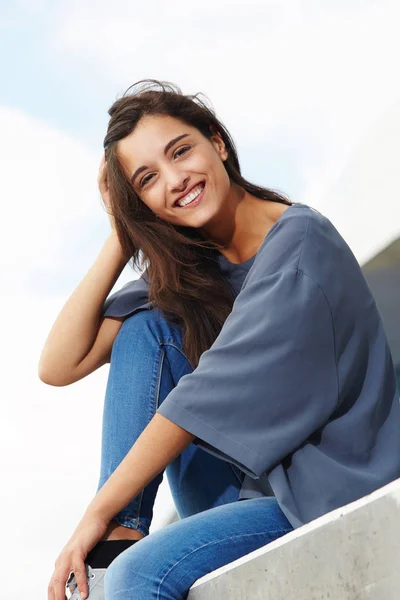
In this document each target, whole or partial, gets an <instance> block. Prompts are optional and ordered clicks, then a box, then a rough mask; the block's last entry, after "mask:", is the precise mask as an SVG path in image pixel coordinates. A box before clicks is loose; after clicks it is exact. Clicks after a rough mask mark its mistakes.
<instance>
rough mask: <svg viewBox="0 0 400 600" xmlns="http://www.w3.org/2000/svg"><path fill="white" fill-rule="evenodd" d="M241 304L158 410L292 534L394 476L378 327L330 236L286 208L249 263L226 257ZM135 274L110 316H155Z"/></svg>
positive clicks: (393, 411) (360, 279)
mask: <svg viewBox="0 0 400 600" xmlns="http://www.w3.org/2000/svg"><path fill="white" fill-rule="evenodd" d="M220 265H221V269H222V271H223V273H224V274H225V276H226V277H227V278H228V280H229V281H230V283H231V285H232V287H233V288H234V289H235V291H236V293H237V296H236V298H235V302H234V305H233V309H232V311H231V313H230V314H229V316H228V318H227V319H226V321H225V323H224V325H223V327H222V329H221V332H220V334H219V335H218V337H217V339H216V340H215V342H214V344H213V345H212V346H211V348H209V350H207V351H206V352H204V353H203V354H202V356H201V358H200V361H199V364H198V366H197V368H196V369H195V370H194V371H193V372H192V373H190V374H188V375H184V376H183V377H182V378H181V379H180V381H179V382H178V385H177V386H176V387H175V388H174V389H173V390H172V391H171V392H170V393H169V395H168V396H167V398H165V400H164V401H163V402H162V404H161V405H160V407H159V408H158V410H157V412H159V413H160V414H162V415H163V416H165V417H166V418H167V419H169V420H170V421H172V422H174V423H176V424H177V425H179V426H180V427H182V428H183V429H186V430H187V431H189V432H190V433H192V434H193V435H195V436H196V438H195V440H194V442H193V443H194V444H196V445H198V446H199V447H201V448H202V449H203V450H205V451H206V452H209V453H210V454H212V455H214V456H217V457H218V458H220V459H222V460H225V461H227V462H230V463H231V464H234V465H236V466H237V467H239V468H240V469H241V470H242V471H243V472H244V473H245V477H244V481H243V485H242V488H241V491H240V495H239V499H245V498H254V497H257V496H268V495H271V494H274V495H275V496H276V499H277V501H278V503H279V505H280V507H281V509H282V510H283V512H284V513H285V514H286V516H287V518H288V520H289V521H290V522H291V524H292V525H293V527H299V526H301V525H303V524H304V523H307V522H309V521H311V520H313V519H315V518H317V517H319V516H321V515H322V514H324V513H327V512H329V511H331V510H333V509H335V508H338V507H339V506H342V505H344V504H347V503H349V502H352V501H354V500H356V499H358V498H360V497H362V496H364V495H366V494H369V493H371V492H372V491H374V490H376V489H378V488H379V487H381V486H383V485H385V484H386V483H389V482H390V481H392V480H394V479H396V478H398V477H400V402H399V396H398V393H397V389H396V379H395V371H394V365H393V360H392V356H391V353H390V350H389V346H388V342H387V338H386V334H385V331H384V328H383V324H382V320H381V316H380V314H379V311H378V309H377V306H376V303H375V300H374V298H373V296H372V293H371V290H370V288H369V287H368V284H367V283H366V280H365V278H364V276H363V273H362V271H361V268H360V266H359V264H358V262H357V260H356V258H355V256H354V254H353V253H352V251H351V249H350V248H349V246H348V245H347V243H346V242H345V240H344V239H343V238H342V236H341V235H340V234H339V233H338V231H337V230H336V229H335V227H334V226H333V224H332V223H331V222H330V221H329V220H328V219H327V218H326V217H324V216H323V215H321V214H320V213H319V212H317V211H315V210H314V209H312V208H311V207H309V206H307V205H304V204H293V205H292V206H290V207H289V208H288V209H287V210H286V211H285V212H284V213H283V214H282V215H281V217H280V218H279V219H278V221H277V222H276V223H275V224H274V226H273V227H272V228H271V229H270V231H269V232H268V234H267V235H266V237H265V238H264V241H263V243H262V245H261V247H260V249H259V251H258V252H257V254H256V255H255V256H254V257H252V258H251V259H249V260H248V261H246V262H245V263H242V264H239V265H234V264H233V263H230V262H229V261H228V260H227V259H226V258H225V257H224V256H222V255H221V257H220ZM147 290H148V284H147V283H146V278H145V277H144V276H142V277H141V278H140V279H138V280H137V281H133V282H130V283H128V284H126V285H125V286H124V287H123V288H122V289H121V290H120V291H119V292H116V293H114V294H113V295H112V296H110V297H109V298H108V299H107V300H106V302H105V304H104V308H103V314H104V315H105V316H127V315H128V314H133V313H134V312H137V311H138V310H146V309H148V308H150V307H151V305H150V304H149V303H148V300H147Z"/></svg>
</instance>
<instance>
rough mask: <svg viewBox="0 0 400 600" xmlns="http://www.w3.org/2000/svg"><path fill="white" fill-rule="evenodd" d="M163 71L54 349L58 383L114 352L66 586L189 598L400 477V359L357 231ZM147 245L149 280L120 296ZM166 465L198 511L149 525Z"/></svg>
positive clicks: (118, 154) (145, 95) (68, 551)
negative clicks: (350, 233) (214, 578)
mask: <svg viewBox="0 0 400 600" xmlns="http://www.w3.org/2000/svg"><path fill="white" fill-rule="evenodd" d="M139 83H142V82H139ZM154 83H156V84H157V85H158V86H159V88H160V89H152V87H154V85H153V84H154ZM149 84H150V85H147V84H145V85H144V86H143V87H140V86H138V87H136V88H133V90H129V91H128V92H127V93H126V94H125V95H124V96H123V97H122V98H120V99H119V100H117V101H116V102H115V103H114V104H113V106H112V107H111V109H110V111H109V114H110V117H111V118H110V121H109V125H108V131H107V135H106V137H105V142H104V146H105V161H103V162H102V164H101V170H100V177H99V185H100V190H101V192H102V195H103V198H104V202H105V204H106V206H107V207H108V209H109V212H110V222H111V225H112V233H111V235H110V236H109V238H108V239H107V241H106V243H105V245H104V247H103V249H102V251H101V253H100V255H99V257H98V258H97V260H96V261H95V263H94V265H93V266H92V268H91V269H90V270H89V272H88V274H87V275H86V277H85V278H84V280H83V281H82V282H81V283H80V285H79V286H78V288H77V289H76V290H75V292H74V294H72V296H71V298H70V299H69V300H68V302H67V303H66V305H65V307H64V308H63V310H62V311H61V313H60V315H59V316H58V318H57V320H56V322H55V324H54V325H53V328H52V330H51V332H50V335H49V337H48V340H47V341H46V345H45V348H44V350H43V353H42V357H41V364H40V376H41V378H42V380H43V381H45V382H47V383H50V384H53V385H67V384H69V383H72V382H74V381H77V380H78V379H81V378H82V377H84V376H86V375H88V374H89V373H91V372H92V371H93V370H95V369H96V368H98V367H100V366H101V365H103V364H105V363H106V362H110V374H109V380H108V385H107V392H106V400H105V408H104V420H103V448H102V465H101V477H100V482H99V489H98V492H97V494H96V496H95V498H94V499H93V501H92V502H91V503H90V505H89V507H88V508H87V510H86V512H85V514H84V516H83V518H82V520H81V521H80V523H79V524H78V526H77V528H76V530H75V532H74V534H73V535H72V537H71V539H70V540H69V542H68V543H67V544H66V546H65V547H64V549H63V551H62V552H61V554H60V556H59V557H58V559H57V561H56V567H55V571H54V574H53V577H52V578H51V581H50V584H49V592H48V597H49V600H61V599H62V598H64V590H65V583H66V580H67V578H68V575H69V574H70V578H69V584H68V585H69V587H70V589H71V591H73V594H74V595H73V597H74V598H79V597H80V596H79V591H80V593H81V597H86V596H87V593H88V590H89V586H90V597H91V598H93V600H96V599H99V598H103V597H105V598H106V599H107V598H124V600H129V599H130V598H132V599H133V598H135V600H142V599H150V598H153V597H154V598H155V597H157V598H159V597H162V598H166V599H169V600H173V599H174V600H175V599H178V598H179V599H182V598H186V597H187V594H188V591H189V589H190V587H191V585H192V584H193V583H194V581H196V580H197V579H198V578H199V577H201V576H203V575H204V574H206V573H208V572H210V571H213V570H215V569H217V568H218V567H220V566H222V565H224V564H227V563H229V562H232V561H233V560H235V559H237V558H239V557H241V556H243V555H245V554H248V553H249V552H251V551H253V550H255V549H257V548H260V547H262V546H264V545H265V544H268V543H269V542H270V541H272V540H274V539H277V538H278V537H280V536H282V535H285V534H286V533H287V532H289V531H291V530H292V529H293V528H296V527H299V526H301V525H302V524H304V523H307V522H309V521H311V520H312V519H315V518H317V517H319V516H320V515H322V514H324V513H326V512H328V511H330V510H333V509H335V508H337V507H339V506H342V505H344V504H347V503H348V502H351V501H353V500H356V499H357V498H360V497H362V496H364V495H366V494H368V493H370V492H372V491H374V490H375V489H377V488H379V487H381V486H383V485H385V484H386V483H388V482H390V481H392V480H393V479H395V478H397V477H399V476H400V436H399V434H398V432H399V425H400V408H399V398H398V395H397V392H396V382H395V373H394V367H393V361H392V357H391V354H390V351H389V348H388V344H387V340H386V335H385V332H384V329H383V326H382V321H381V318H380V315H379V312H378V310H377V307H376V304H375V302H374V299H373V297H372V295H371V292H370V290H369V288H368V286H367V284H366V282H365V279H364V277H363V275H362V272H361V269H360V267H359V265H358V263H357V261H356V259H355V257H354V255H353V253H352V252H351V250H350V248H349V247H348V245H347V244H346V243H345V241H344V240H343V238H342V237H341V236H340V235H339V233H338V232H337V231H336V229H335V228H334V227H333V225H332V224H331V223H330V221H329V220H328V219H327V218H325V217H324V216H323V215H321V214H320V213H318V212H317V211H315V210H313V209H312V208H310V207H309V206H307V205H302V204H296V203H292V202H290V201H289V200H288V199H287V198H285V197H284V196H283V195H281V194H278V193H277V192H274V191H271V190H268V189H265V188H262V187H258V186H255V185H253V184H251V183H249V182H248V181H246V180H245V179H244V178H243V177H242V176H241V174H240V167H239V162H238V157H237V154H236V149H235V146H234V143H233V141H232V138H231V137H230V135H229V134H228V132H227V130H226V129H225V127H224V126H223V125H222V123H221V122H220V121H219V120H218V119H217V117H216V116H215V114H214V113H213V111H212V110H211V109H209V108H208V107H207V106H206V105H205V104H203V103H202V102H201V101H200V100H199V99H198V98H197V97H196V96H185V95H183V94H182V93H181V92H180V90H179V89H175V88H174V87H173V86H170V85H163V84H160V83H159V82H154V81H153V80H150V81H149ZM131 257H133V264H134V265H138V266H139V267H141V268H142V269H144V273H143V275H142V277H141V278H140V279H139V280H137V281H134V282H132V283H130V284H128V285H127V286H125V287H124V288H122V290H120V291H119V292H117V293H116V294H114V295H113V296H111V297H110V298H108V300H107V301H106V298H107V296H108V294H109V292H110V290H111V288H112V287H113V285H114V283H115V282H116V280H117V278H118V276H119V274H120V273H121V271H122V269H123V267H124V265H125V264H126V262H127V261H128V260H129V259H130V258H131ZM200 357H201V358H200ZM185 375H186V376H185ZM165 469H166V470H167V474H168V480H169V484H170V487H171V492H172V495H173V498H174V501H175V504H176V506H177V510H178V514H179V516H180V520H179V521H177V522H175V523H173V524H170V525H168V526H167V527H165V528H163V529H161V530H159V531H157V532H155V533H152V534H151V535H148V534H149V526H150V522H151V517H152V506H153V503H154V499H155V495H156V492H157V488H158V485H159V484H160V482H161V480H162V477H163V471H164V470H165ZM88 582H89V583H88Z"/></svg>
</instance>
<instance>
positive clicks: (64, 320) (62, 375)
mask: <svg viewBox="0 0 400 600" xmlns="http://www.w3.org/2000/svg"><path fill="white" fill-rule="evenodd" d="M126 262H127V261H126V259H125V258H124V256H123V253H122V249H121V245H120V242H119V240H118V237H117V234H116V233H115V231H113V232H112V233H111V234H110V235H109V237H108V238H107V239H106V241H105V243H104V245H103V247H102V249H101V251H100V254H99V255H98V257H97V259H96V260H95V262H94V263H93V265H92V266H91V268H90V269H89V271H88V272H87V274H86V275H85V277H84V278H83V280H82V281H81V282H80V284H79V285H78V287H77V288H76V289H75V291H74V292H73V293H72V295H71V296H70V298H69V299H68V300H67V302H66V303H65V305H64V307H63V308H62V310H61V312H60V314H59V315H58V317H57V319H56V321H55V322H54V324H53V326H52V328H51V330H50V333H49V335H48V337H47V340H46V342H45V345H44V348H43V350H42V353H41V357H40V362H39V369H38V371H39V377H40V379H41V380H42V381H43V382H44V383H48V384H50V385H56V386H59V385H68V384H70V383H72V382H74V381H77V380H78V379H81V378H82V377H84V376H85V375H88V374H89V373H90V372H92V371H94V370H95V369H96V368H98V367H100V366H101V365H102V364H104V363H105V362H107V356H108V355H109V352H110V348H111V346H112V342H113V340H114V338H115V336H116V334H117V332H118V330H119V327H120V326H121V323H122V320H118V319H115V320H114V319H101V310H102V308H103V305H104V302H105V300H106V298H107V296H108V294H109V293H110V291H111V289H112V287H113V286H114V284H115V282H116V281H117V279H118V277H119V276H120V274H121V272H122V270H123V268H124V266H125V265H126Z"/></svg>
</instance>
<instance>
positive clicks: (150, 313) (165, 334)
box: [114, 308, 182, 344]
mask: <svg viewBox="0 0 400 600" xmlns="http://www.w3.org/2000/svg"><path fill="white" fill-rule="evenodd" d="M181 332H182V330H181V328H180V327H179V326H178V325H175V324H174V323H170V322H169V321H167V319H166V317H165V316H164V314H163V313H162V311H161V310H160V309H158V308H155V309H152V310H141V311H139V312H137V313H135V314H133V315H130V316H128V317H127V318H126V319H125V320H124V322H123V323H122V325H121V327H120V329H119V331H118V333H117V336H116V338H115V341H114V343H116V342H120V341H121V340H122V341H125V340H128V341H129V340H131V339H132V337H134V338H135V339H136V338H137V336H140V335H150V336H152V337H154V339H156V340H157V342H158V343H159V344H161V343H163V342H164V341H165V339H172V338H174V339H177V338H178V339H180V338H181Z"/></svg>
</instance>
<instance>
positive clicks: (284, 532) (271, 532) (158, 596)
mask: <svg viewBox="0 0 400 600" xmlns="http://www.w3.org/2000/svg"><path fill="white" fill-rule="evenodd" d="M291 531H293V529H276V530H274V531H271V530H267V531H257V532H255V533H242V534H239V535H232V536H230V537H227V538H223V539H222V540H214V541H213V542H207V544H203V545H202V546H200V547H199V548H195V549H194V550H192V551H191V552H188V553H187V554H185V556H182V558H181V559H180V560H178V562H176V563H175V564H174V565H172V567H170V568H169V569H168V571H167V572H166V573H165V575H164V576H163V578H162V580H161V581H160V584H159V586H158V590H157V599H159V598H160V590H161V586H162V584H163V582H164V580H165V578H166V577H167V575H169V573H170V572H171V571H172V569H174V568H175V567H176V566H177V565H179V563H181V562H182V561H183V560H184V559H185V558H187V557H188V556H190V555H191V554H194V553H195V552H198V550H201V549H202V548H205V547H206V546H212V545H213V544H220V543H221V542H226V541H228V540H233V539H235V538H243V537H248V536H250V535H265V534H266V533H269V534H270V535H275V534H278V533H282V536H283V535H286V534H287V533H290V532H291ZM282 536H281V537H282ZM271 541H272V540H271ZM269 543H270V542H267V543H266V544H265V545H268V544H269Z"/></svg>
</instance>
